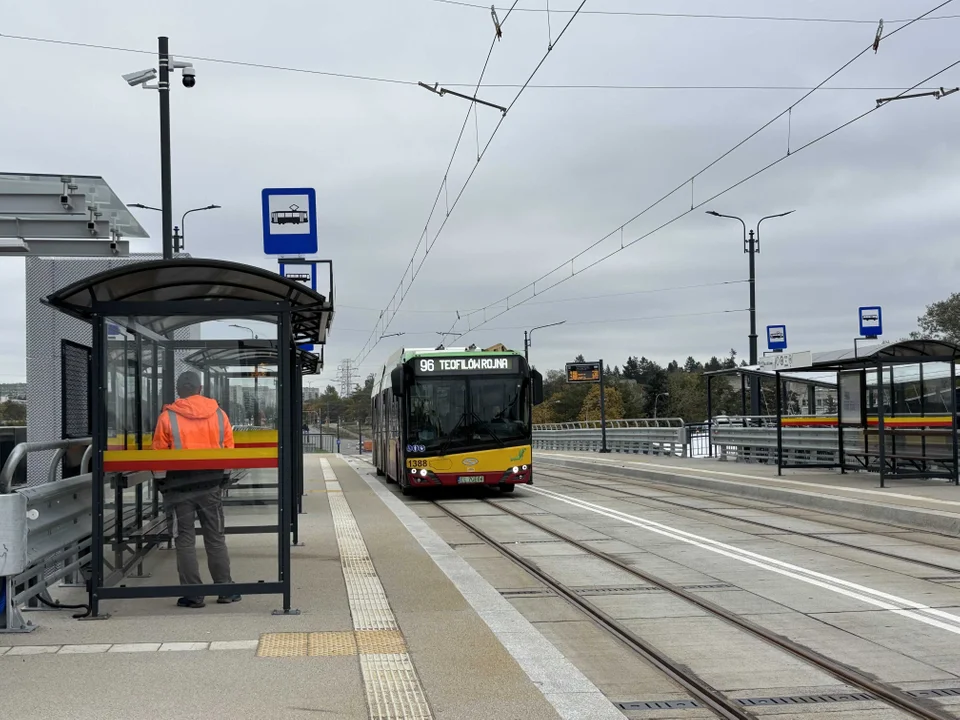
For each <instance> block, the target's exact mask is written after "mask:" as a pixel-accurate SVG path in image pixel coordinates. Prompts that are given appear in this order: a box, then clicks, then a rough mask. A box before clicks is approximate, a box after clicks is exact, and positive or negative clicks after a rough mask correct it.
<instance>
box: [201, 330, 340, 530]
mask: <svg viewBox="0 0 960 720" xmlns="http://www.w3.org/2000/svg"><path fill="white" fill-rule="evenodd" d="M278 358H279V353H278V348H277V343H276V342H274V341H272V340H260V339H255V340H245V341H242V342H239V343H238V342H235V341H211V342H208V343H206V345H205V347H204V348H203V349H202V350H198V351H196V352H195V353H193V354H191V355H188V356H187V357H186V362H187V363H188V364H189V365H191V366H193V367H195V368H197V369H198V370H199V371H201V372H202V373H203V378H204V387H208V388H214V389H215V391H216V393H217V394H216V396H215V397H216V399H217V400H218V402H219V403H220V406H221V407H223V408H225V409H227V412H228V414H229V415H230V417H231V418H233V419H234V422H235V423H236V422H237V420H238V418H242V421H243V424H242V427H243V428H244V429H243V430H242V432H243V433H244V434H245V435H247V436H249V435H250V434H252V433H256V432H259V431H263V430H266V432H265V433H264V432H261V434H262V435H264V437H263V440H264V441H266V442H270V441H271V440H275V436H276V433H275V431H273V435H272V436H271V435H270V433H271V429H269V428H264V427H263V426H262V425H261V424H260V423H261V422H262V416H261V413H260V407H259V404H260V403H259V398H260V381H261V379H264V381H265V382H271V379H275V378H277V377H278V367H279V360H278ZM293 368H294V371H295V373H296V374H297V379H296V381H295V382H294V383H293V389H294V392H295V397H294V406H295V407H294V410H293V417H294V418H298V417H301V415H302V408H303V392H302V391H303V377H304V376H305V375H315V374H317V373H318V372H319V371H320V370H322V369H323V348H322V347H321V354H320V355H319V356H318V355H316V354H314V353H312V352H307V351H306V350H301V349H299V348H298V349H297V352H296V357H295V362H294V365H293ZM251 379H252V382H253V406H252V407H251V408H247V407H245V406H243V405H242V404H241V403H237V402H232V399H231V389H232V388H235V387H236V383H237V382H238V381H240V382H243V381H245V380H251ZM248 411H249V412H248ZM250 413H252V414H250ZM248 418H249V419H250V420H251V422H250V423H246V420H247V419H248ZM293 442H294V444H295V445H296V448H294V449H293V450H292V455H293V458H294V459H293V462H294V473H293V477H294V503H295V504H296V507H297V509H296V512H294V513H292V516H291V520H292V528H291V530H292V533H293V544H294V545H297V544H298V543H299V522H298V516H299V515H300V514H301V513H302V512H303V435H302V433H300V432H299V431H295V432H294V433H293ZM239 472H240V473H242V474H241V475H239V476H238V477H236V479H235V480H236V481H235V483H234V484H233V485H232V486H231V487H229V488H228V489H227V491H226V493H225V494H226V495H229V497H225V498H224V500H223V502H224V504H226V505H270V504H275V502H276V496H275V494H274V495H273V496H272V497H271V491H273V490H274V489H275V488H276V482H270V481H269V478H259V477H257V475H258V474H262V473H261V472H260V471H239ZM262 491H266V492H262Z"/></svg>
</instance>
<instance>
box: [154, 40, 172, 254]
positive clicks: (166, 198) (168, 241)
mask: <svg viewBox="0 0 960 720" xmlns="http://www.w3.org/2000/svg"><path fill="white" fill-rule="evenodd" d="M157 49H158V55H159V69H160V73H159V80H158V82H157V85H158V88H157V89H158V90H159V92H160V208H161V209H162V210H163V259H164V260H171V259H172V258H173V189H172V186H171V185H172V181H171V177H170V175H171V171H170V49H169V40H168V38H166V37H162V36H161V37H159V38H158V45H157Z"/></svg>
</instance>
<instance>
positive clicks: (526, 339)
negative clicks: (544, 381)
mask: <svg viewBox="0 0 960 720" xmlns="http://www.w3.org/2000/svg"><path fill="white" fill-rule="evenodd" d="M565 322H566V320H561V321H560V322H555V323H549V324H547V325H537V327H535V328H530V330H524V331H523V359H524V360H525V361H526V362H527V364H528V365H529V364H530V353H529V350H530V346H531V345H533V331H534V330H542V329H543V328H548V327H554V326H555V325H563V324H564V323H565Z"/></svg>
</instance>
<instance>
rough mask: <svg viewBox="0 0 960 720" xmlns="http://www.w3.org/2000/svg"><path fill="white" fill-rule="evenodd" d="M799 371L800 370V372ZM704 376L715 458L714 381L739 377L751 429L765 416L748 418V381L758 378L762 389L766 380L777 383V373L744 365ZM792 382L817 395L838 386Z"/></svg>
mask: <svg viewBox="0 0 960 720" xmlns="http://www.w3.org/2000/svg"><path fill="white" fill-rule="evenodd" d="M797 371H799V368H798V370H797ZM703 376H704V377H705V378H706V379H707V444H708V447H709V456H710V457H713V419H714V414H713V381H714V378H721V377H730V376H733V377H738V378H739V379H740V414H741V416H742V417H743V427H749V426H750V423H751V422H752V423H760V422H761V419H762V417H764V416H756V417H753V416H748V415H747V380H748V379H753V378H757V379H758V380H759V382H758V383H757V387H758V388H762V384H763V381H764V380H768V381H771V382H773V381H776V380H777V373H776V372H775V371H774V370H773V369H769V370H768V369H765V368H763V367H762V366H751V365H743V366H740V367H732V368H722V369H720V370H708V371H705V372H704V373H703ZM790 382H794V383H798V384H803V385H807V386H808V389H809V391H810V392H811V393H815V391H816V388H818V387H822V388H827V389H831V390H836V386H835V385H834V384H833V383H832V382H828V381H825V380H817V379H811V378H796V379H791V380H790ZM808 405H809V406H810V407H814V406H815V405H816V402H815V399H813V398H811V399H809V400H808Z"/></svg>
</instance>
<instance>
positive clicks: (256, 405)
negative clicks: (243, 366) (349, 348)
mask: <svg viewBox="0 0 960 720" xmlns="http://www.w3.org/2000/svg"><path fill="white" fill-rule="evenodd" d="M230 327H234V328H238V329H240V330H246V331H247V332H248V333H250V337H251V338H252V339H253V340H258V339H259V338H258V337H257V334H256V333H255V332H254V331H253V330H252V329H251V328H248V327H247V326H246V325H234V324H231V325H230ZM253 424H254V425H255V426H256V425H259V424H260V366H259V365H255V366H254V368H253Z"/></svg>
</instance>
